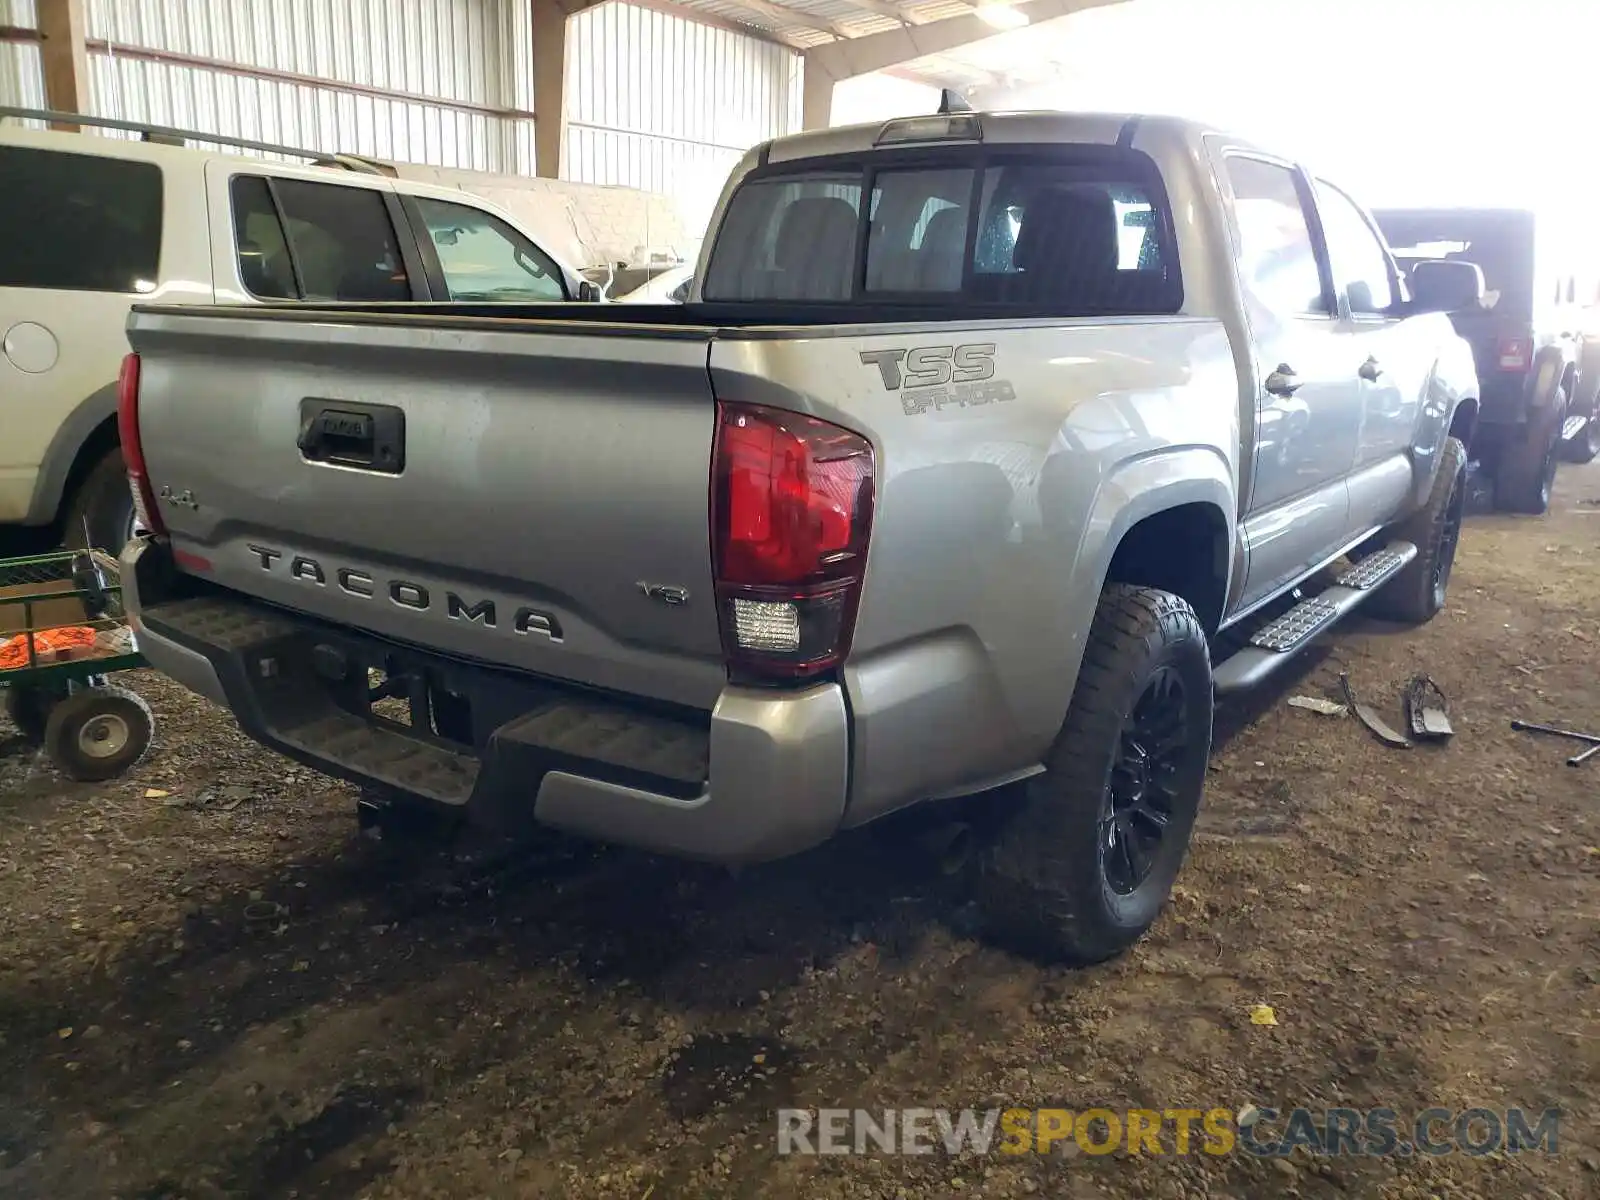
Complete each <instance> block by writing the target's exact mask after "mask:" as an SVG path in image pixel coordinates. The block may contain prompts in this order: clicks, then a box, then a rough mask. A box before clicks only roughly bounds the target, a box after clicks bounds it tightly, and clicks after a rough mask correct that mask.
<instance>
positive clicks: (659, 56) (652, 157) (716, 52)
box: [563, 4, 800, 221]
mask: <svg viewBox="0 0 1600 1200" xmlns="http://www.w3.org/2000/svg"><path fill="white" fill-rule="evenodd" d="M799 127H800V58H799V56H798V55H796V54H795V53H794V52H793V51H791V50H788V49H786V48H785V47H782V46H777V45H774V44H772V43H771V42H764V41H761V40H759V39H756V38H752V37H744V36H742V35H740V34H736V33H732V32H729V31H727V30H723V29H716V28H712V27H710V26H707V25H702V24H697V23H695V22H693V21H687V20H684V19H682V18H680V17H674V16H669V15H667V14H666V13H662V12H658V11H656V10H654V9H648V8H637V7H634V6H632V5H628V4H606V5H601V6H600V7H599V8H592V9H589V10H588V11H586V12H582V13H579V14H578V15H577V16H576V17H574V18H572V21H571V22H570V23H569V25H568V31H567V145H566V155H565V161H564V167H563V170H564V173H565V174H566V176H567V177H568V178H569V179H579V180H583V181H585V182H589V183H622V184H628V185H630V186H633V187H640V188H647V189H650V190H652V191H659V192H665V193H667V194H669V195H672V196H676V197H678V198H679V200H680V202H681V203H682V204H683V205H684V207H685V210H686V214H685V215H686V216H688V217H689V218H690V220H691V221H692V220H694V219H696V218H697V217H705V216H709V215H710V210H711V207H712V206H713V205H714V203H715V201H716V197H717V193H718V192H719V191H720V190H721V187H722V183H723V181H724V180H725V179H726V178H727V175H728V171H729V169H730V168H731V167H732V166H733V164H734V163H735V162H737V161H738V160H739V156H740V155H742V154H743V153H744V152H745V151H746V150H748V149H749V148H750V147H751V146H753V145H755V144H756V143H757V142H760V141H764V140H766V139H767V138H771V137H776V136H778V135H779V134H783V133H787V132H789V131H790V130H792V129H798V128H799Z"/></svg>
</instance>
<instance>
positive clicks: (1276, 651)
mask: <svg viewBox="0 0 1600 1200" xmlns="http://www.w3.org/2000/svg"><path fill="white" fill-rule="evenodd" d="M1416 556H1417V548H1416V547H1415V546H1413V545H1412V544H1411V543H1410V542H1391V543H1389V545H1387V546H1385V547H1384V548H1383V549H1382V550H1380V551H1378V552H1377V553H1376V554H1371V555H1368V556H1367V557H1366V558H1364V559H1362V560H1361V561H1360V562H1358V563H1356V564H1355V565H1354V566H1352V567H1351V568H1350V569H1349V570H1347V571H1346V572H1345V573H1344V574H1342V575H1340V576H1339V577H1338V579H1337V580H1335V582H1334V584H1333V586H1331V587H1329V588H1327V589H1326V590H1325V591H1323V592H1321V593H1320V594H1318V595H1316V596H1310V597H1308V598H1307V599H1305V600H1302V601H1300V603H1299V604H1296V605H1295V606H1294V607H1293V608H1291V609H1290V610H1289V611H1288V612H1286V613H1284V614H1283V616H1281V617H1279V618H1278V619H1277V620H1275V621H1273V622H1272V623H1271V624H1269V625H1267V626H1266V627H1264V628H1263V629H1261V630H1259V631H1258V632H1257V633H1256V634H1255V635H1254V636H1253V637H1251V639H1250V644H1249V645H1247V646H1246V647H1245V648H1244V649H1243V650H1240V651H1239V652H1238V653H1237V654H1235V655H1233V656H1232V657H1231V658H1228V659H1226V660H1225V661H1223V662H1221V663H1219V664H1218V665H1217V668H1216V670H1215V671H1214V672H1213V673H1212V682H1213V684H1214V686H1215V689H1216V693H1217V695H1219V696H1224V695H1228V694H1230V693H1233V692H1242V691H1246V690H1248V689H1250V688H1253V687H1255V686H1256V685H1257V684H1259V683H1261V682H1262V681H1263V680H1265V679H1266V678H1267V677H1268V676H1269V675H1271V674H1272V673H1273V672H1274V671H1276V670H1278V669H1279V668H1280V667H1282V666H1285V665H1286V664H1288V663H1289V662H1291V661H1293V659H1294V656H1295V653H1296V652H1297V651H1300V650H1303V649H1305V648H1306V647H1307V646H1309V645H1310V644H1311V642H1312V640H1313V639H1315V638H1316V636H1317V635H1318V634H1319V633H1321V632H1323V631H1324V630H1326V629H1328V628H1330V627H1331V626H1333V625H1334V624H1336V623H1337V622H1338V621H1340V620H1342V619H1343V618H1344V617H1346V616H1348V615H1349V614H1350V613H1351V612H1353V611H1355V609H1357V608H1359V607H1360V606H1361V604H1362V602H1363V601H1365V600H1366V599H1368V598H1369V597H1370V596H1372V595H1373V593H1374V592H1376V591H1377V590H1378V588H1379V587H1381V586H1382V585H1383V584H1385V583H1387V582H1388V581H1389V580H1391V579H1393V578H1394V577H1395V576H1396V575H1397V574H1399V573H1400V571H1401V569H1402V568H1404V567H1405V565H1406V564H1407V563H1409V562H1410V561H1411V560H1412V559H1414V558H1416Z"/></svg>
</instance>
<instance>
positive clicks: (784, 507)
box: [711, 404, 873, 680]
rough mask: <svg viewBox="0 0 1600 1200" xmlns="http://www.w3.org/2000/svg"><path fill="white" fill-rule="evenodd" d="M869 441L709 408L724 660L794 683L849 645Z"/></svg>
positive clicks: (776, 415)
mask: <svg viewBox="0 0 1600 1200" xmlns="http://www.w3.org/2000/svg"><path fill="white" fill-rule="evenodd" d="M872 471H873V461H872V445H871V443H870V442H868V441H867V440H866V439H865V438H863V437H861V436H860V435H859V434H855V433H851V432H850V431H849V430H848V429H841V428H839V426H837V425H830V424H829V423H828V422H826V421H819V420H817V419H816V418H815V417H808V416H803V415H801V414H799V413H791V412H785V411H783V410H781V409H775V408H765V407H762V406H760V405H755V404H718V405H717V438H716V449H715V452H714V454H713V458H712V467H711V488H712V493H711V520H712V552H713V562H714V567H715V570H716V577H717V610H718V616H719V619H720V620H721V623H722V645H723V649H724V650H725V652H726V653H727V656H728V659H729V662H730V664H731V665H733V666H734V667H735V668H738V669H743V670H744V671H746V672H749V673H752V674H757V675H763V676H768V677H777V678H782V679H789V680H793V679H800V678H805V677H807V676H810V675H815V674H817V673H819V672H821V671H826V670H828V669H829V668H831V667H835V666H837V665H838V664H839V663H840V662H841V661H843V659H844V657H845V655H846V654H847V653H848V652H849V650H850V638H851V635H852V634H853V633H854V631H855V618H856V608H857V605H858V604H859V603H860V599H861V584H862V580H863V577H864V575H865V572H866V566H867V537H868V535H869V533H870V532H871V527H872V494H873V492H872Z"/></svg>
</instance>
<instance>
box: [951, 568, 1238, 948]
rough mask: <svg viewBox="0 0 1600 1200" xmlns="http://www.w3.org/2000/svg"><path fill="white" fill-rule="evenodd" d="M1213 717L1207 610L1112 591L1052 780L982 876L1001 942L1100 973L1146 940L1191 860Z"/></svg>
mask: <svg viewBox="0 0 1600 1200" xmlns="http://www.w3.org/2000/svg"><path fill="white" fill-rule="evenodd" d="M1211 715H1212V693H1211V658H1210V651H1209V649H1208V647H1207V645H1206V636H1205V630H1204V629H1203V628H1202V627H1201V625H1200V621H1199V619H1198V618H1197V617H1196V616H1195V613H1194V610H1193V609H1192V608H1190V607H1189V605H1188V603H1187V602H1185V601H1184V600H1183V599H1181V598H1180V597H1178V596H1174V595H1172V594H1170V593H1168V592H1162V591H1157V590H1155V589H1152V588H1140V587H1133V586H1131V585H1127V584H1111V585H1109V586H1108V587H1107V588H1106V590H1105V592H1104V593H1103V594H1102V595H1101V598H1100V605H1099V608H1098V610H1097V611H1096V613H1095V619H1094V624H1093V627H1092V628H1091V630H1090V634H1089V641H1088V645H1087V646H1086V647H1085V650H1084V658H1083V664H1082V666H1081V668H1080V669H1079V672H1078V682H1077V687H1076V688H1075V690H1074V692H1073V696H1072V703H1071V706H1070V707H1069V709H1068V711H1067V718H1066V721H1065V723H1064V724H1063V726H1062V729H1061V733H1060V734H1059V736H1058V737H1057V739H1056V743H1055V746H1054V748H1053V749H1052V751H1051V754H1050V757H1049V760H1048V761H1047V763H1046V771H1045V773H1044V774H1043V775H1041V776H1037V777H1035V778H1034V779H1032V780H1030V781H1029V783H1028V788H1027V792H1026V797H1025V799H1024V801H1023V804H1022V807H1021V809H1020V810H1019V811H1017V812H1016V813H1014V814H1013V815H1012V816H1011V817H1010V819H1009V820H1008V821H1007V822H1006V823H1005V824H1004V825H1003V826H1002V827H1001V829H1000V830H999V831H998V833H997V834H996V835H995V836H994V838H993V840H992V841H991V842H990V844H989V845H988V846H986V847H985V848H984V849H983V850H982V851H981V853H980V854H979V856H978V857H977V859H976V862H975V864H974V867H973V870H974V876H975V878H974V881H973V882H974V888H975V892H976V899H977V902H978V907H979V909H980V911H981V913H982V916H983V921H984V925H985V926H986V928H987V930H988V932H989V934H990V936H991V937H992V938H993V939H994V940H996V941H999V942H1001V943H1003V944H1006V945H1009V946H1011V947H1012V948H1014V949H1016V950H1018V951H1020V952H1022V953H1024V954H1028V955H1030V956H1032V957H1036V958H1042V959H1047V960H1052V959H1053V960H1060V959H1065V960H1068V961H1074V962H1080V963H1090V962H1099V961H1101V960H1103V959H1107V958H1110V957H1112V956H1113V955H1115V954H1119V953H1121V952H1122V951H1123V950H1125V949H1127V947H1129V946H1130V945H1132V944H1133V943H1134V942H1135V941H1137V940H1138V939H1139V938H1140V937H1141V936H1143V934H1144V932H1145V930H1147V929H1148V928H1149V927H1150V925H1151V923H1152V922H1153V921H1154V920H1155V919H1156V916H1157V914H1159V913H1160V911H1161V908H1162V905H1163V904H1165V903H1166V899H1167V896H1168V894H1169V893H1170V892H1171V890H1172V884H1173V881H1174V880H1175V879H1176V878H1177V875H1178V868H1179V867H1180V866H1181V865H1182V863H1183V858H1184V854H1185V852H1186V851H1187V849H1188V845H1189V835H1190V832H1191V831H1192V829H1193V828H1194V821H1195V816H1196V813H1197V812H1198V810H1199V805H1200V793H1201V790H1202V787H1203V785H1204V783H1205V773H1206V761H1207V757H1208V755H1209V753H1210V749H1211Z"/></svg>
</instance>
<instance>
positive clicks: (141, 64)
mask: <svg viewBox="0 0 1600 1200" xmlns="http://www.w3.org/2000/svg"><path fill="white" fill-rule="evenodd" d="M7 6H9V10H10V11H9V14H8V18H9V20H8V23H10V24H13V25H19V26H23V27H34V26H35V25H36V22H35V20H34V12H33V4H32V0H0V13H6V9H7ZM85 10H86V16H87V24H88V34H89V38H90V39H91V42H93V41H94V40H97V39H98V40H101V41H104V42H106V43H108V48H107V51H102V52H94V51H93V49H91V53H90V55H89V73H90V78H89V103H90V107H91V111H92V112H94V113H95V114H96V115H99V116H108V117H119V118H122V119H125V120H133V121H150V122H152V123H156V124H166V125H177V126H181V127H183V128H185V129H197V130H202V131H205V132H209V133H224V134H232V135H234V136H240V137H249V138H256V139H259V140H262V141H269V142H278V143H282V144H286V145H292V146H300V147H304V148H306V149H309V150H319V151H327V152H332V151H341V150H342V151H346V152H352V153H357V154H367V155H373V156H375V157H378V158H392V159H400V160H404V161H409V162H422V163H430V164H433V165H436V166H447V167H460V168H467V169H471V170H479V171H497V172H505V173H510V174H530V175H531V174H532V173H533V123H532V121H531V120H529V119H527V118H526V116H525V115H524V116H523V117H521V118H519V117H518V116H516V115H513V114H515V113H518V112H520V113H522V114H526V113H528V112H530V111H531V110H532V107H533V104H532V85H531V78H530V75H531V46H532V20H531V14H530V12H529V8H528V5H527V3H525V0H85ZM149 51H154V52H156V53H157V54H165V55H168V56H174V57H180V58H182V59H184V60H187V61H176V62H175V61H152V58H151V56H150V55H149V54H148V53H142V52H149ZM38 58H39V52H38V48H37V47H36V46H31V45H9V46H0V102H8V103H23V104H28V105H34V106H37V105H42V104H43V103H44V88H43V83H42V80H41V78H40V76H39V69H38ZM213 63H216V64H236V65H238V66H241V67H244V68H257V69H259V70H261V71H262V72H263V74H261V75H256V76H252V75H250V74H249V73H248V72H246V73H237V72H228V71H225V70H218V69H216V68H215V66H213V65H211V64H213ZM341 85H344V86H341ZM363 88H368V89H379V90H382V91H385V92H403V93H406V94H407V95H406V98H404V99H395V98H390V97H383V96H376V95H372V94H362V89H363Z"/></svg>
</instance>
